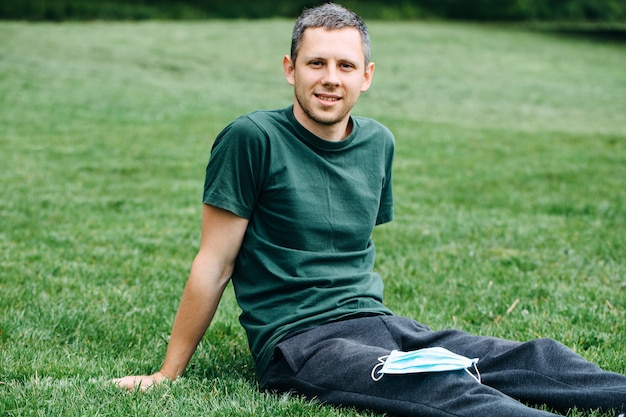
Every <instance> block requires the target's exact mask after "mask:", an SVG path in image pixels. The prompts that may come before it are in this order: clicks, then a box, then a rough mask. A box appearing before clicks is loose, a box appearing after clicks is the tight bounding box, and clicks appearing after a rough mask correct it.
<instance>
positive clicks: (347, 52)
mask: <svg viewBox="0 0 626 417" xmlns="http://www.w3.org/2000/svg"><path fill="white" fill-rule="evenodd" d="M283 67H284V70H285V76H286V78H287V81H288V82H289V84H291V85H293V86H294V93H295V101H294V114H295V116H296V119H297V120H298V121H299V122H300V123H301V124H302V125H303V126H304V127H305V128H307V129H308V130H310V131H311V132H313V133H314V134H316V135H318V136H320V137H322V138H323V139H327V140H341V139H343V138H344V137H345V136H346V135H347V134H348V133H349V131H348V130H347V129H348V128H349V127H348V120H349V116H350V111H351V110H352V108H353V107H354V105H355V104H356V102H357V100H358V98H359V95H360V93H361V92H362V91H366V90H367V89H368V88H369V86H370V84H371V81H372V75H373V73H374V64H373V63H369V64H368V65H367V66H366V65H365V55H364V52H363V44H362V41H361V34H360V33H359V31H358V30H357V29H355V28H344V29H336V30H326V29H324V28H309V29H306V31H305V32H304V35H303V37H302V41H301V44H300V50H299V51H298V56H297V59H296V62H295V63H294V62H292V60H291V58H290V57H289V56H285V58H284V59H283Z"/></svg>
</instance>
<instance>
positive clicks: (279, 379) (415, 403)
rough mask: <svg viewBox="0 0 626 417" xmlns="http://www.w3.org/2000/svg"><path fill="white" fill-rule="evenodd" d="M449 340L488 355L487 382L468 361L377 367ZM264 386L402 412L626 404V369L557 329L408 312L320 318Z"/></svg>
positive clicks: (482, 357) (282, 346)
mask: <svg viewBox="0 0 626 417" xmlns="http://www.w3.org/2000/svg"><path fill="white" fill-rule="evenodd" d="M435 346H440V347H444V348H446V349H448V350H450V351H452V352H454V353H457V354H459V355H463V356H466V357H468V358H476V357H477V358H479V362H478V370H479V371H480V375H481V377H482V383H478V382H477V381H476V380H475V379H474V378H472V377H471V376H470V375H469V374H468V373H467V372H465V371H451V372H440V373H426V374H424V373H421V374H411V375H384V376H383V378H382V379H380V380H379V381H374V380H373V379H372V377H371V373H372V368H373V367H374V366H375V365H376V364H377V363H378V358H379V357H381V356H384V355H388V354H389V353H390V351H391V350H393V349H398V350H402V351H410V350H416V349H420V348H424V347H435ZM260 384H261V388H262V389H264V390H272V391H279V392H295V393H298V394H301V395H304V396H306V397H308V398H311V399H313V398H315V399H317V400H319V401H321V402H324V403H329V404H334V405H343V406H353V407H357V408H360V409H371V410H376V411H381V412H386V413H388V414H392V415H400V416H433V417H435V416H447V417H449V416H464V417H474V416H475V417H485V416H507V417H515V416H527V417H530V416H553V415H554V414H551V413H547V412H545V411H541V410H538V409H536V408H532V407H527V406H526V405H524V404H530V405H547V406H549V407H550V408H552V409H555V410H557V411H559V412H567V410H569V409H571V408H574V407H577V408H578V409H585V410H591V409H597V408H599V409H603V410H605V411H608V410H611V409H616V410H623V409H624V405H625V404H626V376H625V375H620V374H617V373H612V372H607V371H603V370H602V369H600V368H599V367H598V366H596V365H594V364H592V363H590V362H588V361H586V360H585V359H583V358H582V357H581V356H579V355H577V354H576V353H574V352H573V351H571V350H570V349H568V348H567V347H565V346H564V345H562V344H560V343H558V342H556V341H554V340H552V339H536V340H532V341H529V342H525V343H520V342H514V341H510V340H503V339H497V338H492V337H481V336H473V335H470V334H468V333H465V332H462V331H456V330H446V331H432V330H431V329H429V328H428V327H426V326H424V325H421V324H419V323H417V322H415V321H414V320H411V319H407V318H404V317H399V316H374V317H361V318H354V319H349V320H344V321H338V322H334V323H330V324H326V325H323V326H319V327H316V328H313V329H310V330H307V331H304V332H301V333H298V334H296V335H293V336H290V337H288V338H287V339H286V340H283V341H281V342H280V343H279V344H278V346H277V347H276V350H275V354H274V358H273V360H272V362H271V364H270V366H269V368H268V370H267V372H266V373H265V375H264V376H263V377H262V378H261V381H260Z"/></svg>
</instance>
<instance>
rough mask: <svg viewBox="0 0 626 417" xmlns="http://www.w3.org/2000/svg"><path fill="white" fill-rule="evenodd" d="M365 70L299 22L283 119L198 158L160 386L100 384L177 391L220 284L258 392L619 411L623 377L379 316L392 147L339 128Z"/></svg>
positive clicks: (337, 15) (341, 14)
mask: <svg viewBox="0 0 626 417" xmlns="http://www.w3.org/2000/svg"><path fill="white" fill-rule="evenodd" d="M369 55H370V51H369V35H368V32H367V29H366V27H365V25H364V24H363V22H362V20H361V19H360V18H359V17H358V16H357V15H355V14H354V13H352V12H350V11H348V10H346V9H344V8H343V7H341V6H338V5H336V4H326V5H323V6H319V7H317V8H314V9H309V10H306V11H305V12H304V13H303V14H302V15H301V16H300V18H299V19H298V21H297V22H296V25H295V27H294V31H293V38H292V47H291V55H289V56H285V57H284V59H283V68H284V72H285V76H286V78H287V81H288V82H289V83H290V84H291V85H292V86H293V88H294V103H293V106H291V107H289V108H286V109H282V110H276V111H263V112H255V113H252V114H249V115H246V116H243V117H241V118H239V119H237V120H236V121H234V122H233V123H232V124H230V125H229V126H228V127H226V128H225V129H224V130H223V131H222V132H221V133H220V135H219V136H218V137H217V139H216V141H215V143H214V145H213V149H212V152H211V157H210V160H209V164H208V166H207V173H206V180H205V190H204V199H203V201H204V208H203V217H202V236H201V241H200V249H199V251H198V254H197V256H196V258H195V259H194V262H193V264H192V268H191V273H190V276H189V280H188V282H187V285H186V287H185V290H184V292H183V296H182V300H181V304H180V307H179V310H178V313H177V315H176V318H175V321H174V325H173V328H172V334H171V339H170V343H169V346H168V350H167V354H166V357H165V361H164V363H163V366H162V367H161V370H160V371H158V372H156V373H155V374H153V375H147V376H129V377H125V378H121V379H118V380H116V381H115V382H116V383H117V384H119V385H120V386H122V387H125V388H132V387H136V386H137V385H139V386H140V387H141V388H147V387H149V386H152V385H153V384H158V383H160V382H161V381H163V380H166V379H169V380H174V379H176V378H177V377H178V376H180V375H181V374H182V373H183V371H184V370H185V368H186V366H187V364H188V362H189V360H190V358H191V356H192V355H193V353H194V351H195V349H196V346H197V344H198V342H199V341H200V338H201V337H202V335H203V334H204V332H205V331H206V329H207V327H208V325H209V323H210V322H211V319H212V318H213V315H214V313H215V311H216V309H217V305H218V302H219V299H220V297H221V295H222V292H223V290H224V288H225V286H226V284H227V283H228V281H229V280H230V279H232V281H233V285H234V288H235V293H236V296H237V302H238V304H239V305H240V307H241V308H242V314H241V317H240V321H241V323H242V325H243V327H244V328H245V329H246V332H247V336H248V341H249V345H250V350H251V352H252V355H253V357H254V360H255V363H256V370H257V374H258V377H259V381H260V385H261V387H262V388H263V389H268V390H276V391H283V392H288V391H293V392H298V393H300V394H303V395H306V396H307V397H309V398H317V399H319V400H320V401H323V402H327V403H331V404H338V405H347V406H355V407H359V408H370V409H374V410H378V411H382V412H387V413H390V414H397V415H424V416H444V415H445V416H449V415H464V416H481V417H482V416H488V415H507V416H549V415H552V414H550V413H547V412H544V411H540V410H538V409H536V408H531V407H527V406H525V405H523V404H522V402H524V403H531V404H535V405H541V404H547V405H548V406H550V407H552V408H554V409H556V410H560V411H563V412H566V411H567V410H568V409H570V408H572V407H578V408H581V409H595V408H602V409H604V410H610V409H622V408H623V407H624V404H625V403H626V376H623V375H619V374H615V373H610V372H605V371H602V370H601V369H599V368H598V367H597V366H595V365H593V364H591V363H589V362H587V361H585V360H584V359H583V358H581V357H580V356H578V355H576V354H575V353H573V352H572V351H570V350H569V349H567V348H566V347H565V346H563V345H561V344H559V343H557V342H555V341H553V340H546V339H540V340H535V341H531V342H527V343H518V342H513V341H507V340H500V339H495V338H486V337H478V336H472V335H469V334H467V333H464V332H460V331H441V332H435V331H432V330H430V329H429V328H428V327H426V326H424V325H421V324H419V323H417V322H415V321H413V320H410V319H407V318H403V317H398V316H395V315H393V313H392V312H391V311H390V310H389V309H387V308H386V307H385V306H384V305H383V303H382V290H383V285H382V280H381V278H380V276H379V275H377V274H376V273H374V272H373V271H372V269H373V266H374V245H373V243H372V241H371V235H372V231H373V229H374V227H375V225H377V224H382V223H385V222H388V221H390V220H391V219H392V217H393V201H392V189H391V162H392V158H393V146H394V141H393V137H392V135H391V133H390V132H389V131H388V130H387V129H386V128H385V127H383V126H382V125H380V124H379V123H377V122H375V121H373V120H371V119H365V118H359V117H353V116H351V114H350V112H351V110H352V108H353V106H354V105H355V103H356V102H357V100H358V98H359V95H360V93H361V92H363V91H366V90H367V89H368V88H369V87H370V84H371V82H372V77H373V75H374V63H372V62H370V56H369ZM433 347H434V348H445V349H446V350H444V351H441V350H437V355H439V356H437V358H436V359H435V361H434V362H435V365H438V366H443V367H444V368H445V370H444V371H443V372H426V373H414V372H416V371H418V370H419V369H420V368H421V369H423V367H424V366H426V365H432V362H433V361H432V360H430V359H428V358H427V357H425V356H424V355H425V352H428V353H429V354H432V353H433V352H434V351H433V350H432V349H427V350H421V349H423V348H433ZM392 351H400V352H394V353H392ZM401 352H409V353H408V354H407V355H409V356H404V360H403V359H402V358H400V359H395V358H396V357H397V355H398V354H399V355H402V353H401ZM451 352H453V353H451ZM390 354H391V356H390ZM454 354H458V355H462V356H460V357H459V356H455V355H454ZM394 355H396V356H394ZM474 358H478V363H476V360H475V359H474ZM425 359H427V360H429V361H430V363H425V362H424V360H425ZM459 364H460V365H459ZM394 366H395V367H396V368H397V369H396V370H395V371H394V370H393V369H392V368H393V367H394ZM472 367H473V368H474V372H470V371H469V370H468V369H465V368H472ZM477 371H480V375H479V374H478V373H477ZM394 372H399V374H394ZM406 372H408V373H406ZM520 401H522V402H520Z"/></svg>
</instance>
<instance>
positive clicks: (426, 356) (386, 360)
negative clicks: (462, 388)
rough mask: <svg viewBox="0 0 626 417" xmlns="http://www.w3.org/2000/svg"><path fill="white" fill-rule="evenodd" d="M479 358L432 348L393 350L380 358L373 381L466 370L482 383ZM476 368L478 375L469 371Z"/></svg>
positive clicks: (373, 372)
mask: <svg viewBox="0 0 626 417" xmlns="http://www.w3.org/2000/svg"><path fill="white" fill-rule="evenodd" d="M477 362H478V358H474V359H469V358H466V357H465V356H461V355H457V354H456V353H453V352H450V351H449V350H447V349H444V348H442V347H432V348H425V349H419V350H412V351H410V352H402V351H399V350H392V351H391V353H390V354H389V355H387V356H381V357H380V358H378V363H377V364H376V365H375V366H374V368H373V369H372V379H373V380H374V381H380V379H381V378H382V377H383V376H384V375H385V374H413V373H421V372H445V371H457V370H462V369H464V370H465V371H466V372H467V373H468V374H470V375H471V376H472V377H473V378H474V379H475V380H476V381H478V382H479V383H480V373H479V372H478V367H477V366H476V363H477ZM469 368H474V370H475V371H476V375H474V374H472V373H471V372H470V371H469Z"/></svg>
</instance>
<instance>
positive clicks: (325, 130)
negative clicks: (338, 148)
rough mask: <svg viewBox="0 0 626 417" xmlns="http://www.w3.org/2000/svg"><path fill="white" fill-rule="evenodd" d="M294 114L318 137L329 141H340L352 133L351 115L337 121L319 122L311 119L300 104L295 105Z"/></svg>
mask: <svg viewBox="0 0 626 417" xmlns="http://www.w3.org/2000/svg"><path fill="white" fill-rule="evenodd" d="M293 115H294V116H295V117H296V120H297V121H298V122H299V123H300V124H301V125H302V126H303V127H304V128H305V129H306V130H308V131H309V132H311V133H313V134H314V135H315V136H317V137H318V138H321V139H324V140H327V141H329V142H340V141H342V140H344V139H345V138H347V137H348V136H349V135H350V133H352V119H351V118H350V115H348V116H346V117H345V118H344V119H342V120H340V121H338V122H335V123H329V124H324V123H318V122H315V121H314V120H311V118H310V117H308V116H307V115H306V114H305V113H304V111H302V109H301V108H300V107H299V106H294V108H293Z"/></svg>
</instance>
